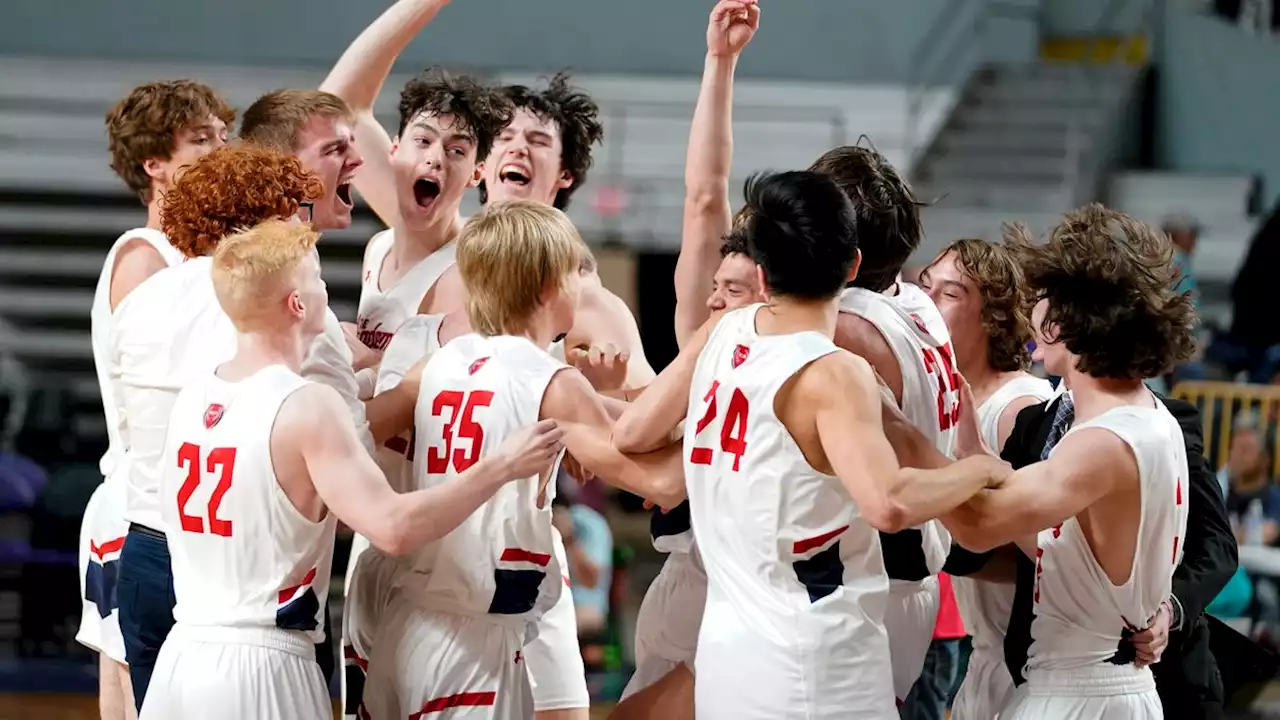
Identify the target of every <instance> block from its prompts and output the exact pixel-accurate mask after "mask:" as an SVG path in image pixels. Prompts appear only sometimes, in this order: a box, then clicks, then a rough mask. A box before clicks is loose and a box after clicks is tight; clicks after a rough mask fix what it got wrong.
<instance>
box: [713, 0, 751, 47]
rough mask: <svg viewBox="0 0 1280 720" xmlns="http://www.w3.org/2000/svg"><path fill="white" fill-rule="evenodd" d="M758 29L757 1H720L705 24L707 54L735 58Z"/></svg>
mask: <svg viewBox="0 0 1280 720" xmlns="http://www.w3.org/2000/svg"><path fill="white" fill-rule="evenodd" d="M759 28H760V5H759V4H758V3H757V0H720V2H718V3H716V6H715V8H714V9H712V10H711V21H710V23H708V24H707V52H708V53H710V54H712V55H718V56H721V57H735V56H737V55H738V54H739V53H741V52H742V49H743V48H745V47H746V46H747V43H749V42H751V38H753V37H755V34H756V30H758V29H759Z"/></svg>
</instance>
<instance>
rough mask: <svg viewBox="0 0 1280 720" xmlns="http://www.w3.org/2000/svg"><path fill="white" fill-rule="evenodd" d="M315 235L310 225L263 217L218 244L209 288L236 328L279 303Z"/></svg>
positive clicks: (251, 323) (249, 326)
mask: <svg viewBox="0 0 1280 720" xmlns="http://www.w3.org/2000/svg"><path fill="white" fill-rule="evenodd" d="M319 238H320V235H319V234H318V233H316V231H315V230H312V229H311V226H310V225H305V224H299V223H295V222H291V221H288V220H267V221H266V222H263V223H261V224H259V225H255V226H254V227H252V228H250V229H248V230H242V231H240V232H238V233H236V234H234V235H231V236H230V237H227V238H224V239H223V240H222V242H220V243H218V248H217V250H216V251H215V252H214V254H213V291H214V293H215V294H216V295H217V296H218V304H219V305H221V306H222V310H223V312H225V313H226V314H227V317H229V318H231V322H232V323H233V324H234V325H235V326H236V329H237V330H239V331H241V332H245V331H247V330H250V329H252V328H253V327H254V326H255V325H257V324H258V323H259V321H260V320H261V319H262V318H263V317H264V316H266V315H268V314H269V313H270V312H271V311H272V309H273V308H275V307H276V306H277V305H278V301H279V300H282V299H283V293H284V292H286V290H288V289H289V287H290V286H291V281H292V275H293V273H294V271H295V270H296V269H297V267H298V263H300V262H301V261H302V259H303V258H304V257H307V256H308V255H310V254H311V253H312V252H313V251H314V250H315V247H316V241H317V240H318V239H319Z"/></svg>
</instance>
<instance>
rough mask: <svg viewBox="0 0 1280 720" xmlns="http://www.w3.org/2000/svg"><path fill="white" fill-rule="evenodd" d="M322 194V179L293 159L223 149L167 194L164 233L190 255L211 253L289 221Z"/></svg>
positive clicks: (241, 148)
mask: <svg viewBox="0 0 1280 720" xmlns="http://www.w3.org/2000/svg"><path fill="white" fill-rule="evenodd" d="M321 192H322V189H321V186H320V179H319V178H317V177H316V176H315V174H314V173H312V172H310V171H307V170H304V169H303V168H302V163H300V162H299V161H298V159H297V158H295V157H293V156H292V155H285V154H283V153H279V152H276V151H274V150H266V149H263V148H256V147H248V146H238V147H223V148H218V149H217V150H215V151H213V152H211V153H209V154H208V155H205V156H204V157H202V158H200V159H199V160H197V161H196V162H195V164H193V165H192V166H191V167H190V168H188V169H187V171H186V172H184V173H183V174H182V176H181V177H180V178H178V181H177V182H176V183H174V185H173V187H172V188H170V189H169V191H168V192H167V193H165V196H164V203H163V205H162V207H161V209H160V229H161V230H162V231H164V234H165V235H166V236H168V238H169V243H170V244H171V245H173V246H174V247H175V248H177V249H178V250H179V251H181V252H182V254H183V255H184V256H186V257H189V258H193V257H200V256H202V255H210V254H212V253H213V251H214V248H216V247H217V246H218V243H219V242H220V241H221V240H222V239H223V238H225V237H227V236H228V235H230V234H232V233H234V232H236V231H238V230H243V229H244V228H249V227H253V226H254V225H257V224H259V223H261V222H263V221H264V220H270V219H272V218H289V217H293V216H294V215H296V214H297V212H298V207H299V205H300V204H301V203H304V202H307V201H309V200H313V199H315V198H317V197H319V196H320V194H321Z"/></svg>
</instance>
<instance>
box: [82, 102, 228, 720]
mask: <svg viewBox="0 0 1280 720" xmlns="http://www.w3.org/2000/svg"><path fill="white" fill-rule="evenodd" d="M234 120H235V111H234V110H233V109H232V108H231V107H230V106H229V105H227V103H226V101H224V100H223V99H222V98H221V97H219V96H218V94H217V93H215V92H214V91H213V90H212V89H211V88H209V87H207V86H205V85H201V84H199V83H196V82H192V81H190V80H174V81H168V82H154V83H148V84H146V85H141V86H139V87H136V88H134V89H133V90H132V91H130V93H129V94H128V95H127V96H126V97H125V98H124V99H122V100H121V101H120V102H118V103H117V104H116V105H115V106H114V107H112V108H111V110H110V111H108V112H107V116H106V125H107V145H108V148H109V149H110V152H111V167H112V169H113V170H115V172H116V174H117V175H118V176H120V179H121V180H123V181H124V182H125V184H126V185H128V187H129V189H130V190H132V191H133V192H135V193H137V194H138V196H139V198H140V199H141V200H142V202H143V204H144V205H145V206H146V208H147V223H146V225H145V226H143V227H139V228H135V229H133V230H129V231H128V232H125V233H123V234H122V235H121V236H120V237H119V238H117V239H116V241H115V243H113V244H112V246H111V248H110V249H109V250H108V251H107V257H106V260H105V261H104V262H103V265H102V272H101V274H100V275H99V276H98V285H97V289H96V290H95V291H94V296H93V308H92V310H91V311H90V319H91V336H92V341H93V360H94V365H95V367H96V370H97V374H98V389H99V392H100V393H101V395H102V411H103V414H104V415H105V416H106V420H107V452H106V454H104V455H103V456H102V460H101V462H100V463H99V468H100V469H101V470H102V476H103V478H104V480H103V483H102V485H100V486H98V488H97V489H96V490H94V493H93V496H92V497H91V498H90V499H89V505H88V506H87V507H86V508H85V514H84V520H83V522H82V524H81V529H80V580H81V583H82V585H81V588H80V589H81V595H82V597H83V599H84V605H83V608H84V609H83V613H82V616H81V620H80V631H79V632H78V633H77V634H76V640H78V641H79V642H80V643H81V644H83V645H86V646H87V647H89V648H92V649H93V650H95V651H97V652H98V653H99V658H100V659H99V668H98V705H99V711H100V714H101V716H102V717H103V718H104V719H105V720H118V719H120V718H126V717H133V716H134V715H135V710H134V708H133V691H132V689H131V686H130V683H129V676H128V668H127V667H126V666H125V650H124V640H123V638H122V637H121V632H120V619H119V613H118V612H117V610H118V609H117V606H116V605H117V603H116V598H117V594H116V593H117V582H116V581H117V578H118V574H119V560H118V559H119V555H120V552H121V549H122V548H123V546H124V537H125V535H126V534H127V533H128V530H129V527H128V524H127V523H126V522H125V521H124V494H125V480H124V478H125V476H126V475H127V474H128V463H129V457H130V454H129V428H128V425H127V423H126V422H125V418H124V416H123V415H122V413H121V412H120V406H119V403H118V402H117V398H116V393H115V388H114V387H113V386H112V378H113V376H114V375H115V371H114V366H113V364H112V358H111V353H110V349H111V345H112V341H113V338H112V335H113V332H114V317H113V316H114V313H115V309H116V306H117V305H119V304H120V302H121V301H123V300H124V298H125V297H127V296H128V295H129V293H131V292H132V291H133V289H134V288H136V287H137V286H138V285H139V284H141V283H142V281H144V280H146V279H147V278H149V277H151V276H152V275H153V274H155V273H156V272H158V271H159V270H161V269H162V268H165V267H168V266H170V265H174V264H176V263H178V262H180V261H181V260H182V255H181V253H179V252H178V251H177V250H175V249H174V248H173V247H172V246H171V245H169V241H168V239H166V238H165V236H164V234H163V233H162V232H160V207H161V204H162V203H163V201H164V196H165V193H166V192H167V190H168V188H169V186H170V185H171V184H172V183H173V181H174V180H175V179H176V178H177V176H178V174H179V173H180V171H181V169H182V168H183V167H184V166H185V165H187V164H188V163H190V162H192V161H193V160H195V159H196V158H198V157H200V156H201V155H204V154H205V153H207V152H209V151H211V150H214V149H216V148H218V147H220V146H221V145H223V144H224V143H225V142H226V136H227V127H228V125H230V124H231V123H232V122H233V121H234Z"/></svg>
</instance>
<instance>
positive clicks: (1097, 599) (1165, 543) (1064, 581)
mask: <svg viewBox="0 0 1280 720" xmlns="http://www.w3.org/2000/svg"><path fill="white" fill-rule="evenodd" d="M1149 399H1150V401H1151V402H1152V403H1154V407H1139V406H1134V405H1127V406H1121V407H1117V408H1113V409H1111V410H1109V411H1107V412H1105V413H1103V414H1102V415H1099V416H1098V417H1095V418H1093V419H1091V420H1088V421H1086V422H1081V423H1078V424H1077V425H1075V426H1074V427H1072V429H1071V430H1070V431H1069V432H1068V436H1069V435H1070V434H1071V433H1076V432H1080V431H1081V430H1084V429H1086V428H1104V429H1106V430H1108V431H1109V432H1111V433H1113V434H1114V435H1116V436H1117V437H1119V438H1120V439H1121V440H1122V441H1124V443H1125V444H1127V445H1128V446H1129V448H1130V449H1131V450H1132V451H1133V454H1134V457H1135V458H1136V460H1137V467H1138V476H1139V493H1140V497H1141V500H1140V520H1139V525H1138V537H1137V545H1136V547H1135V550H1134V556H1133V569H1132V572H1131V574H1130V577H1129V579H1128V580H1127V581H1126V582H1125V583H1123V584H1121V585H1115V584H1113V583H1112V582H1111V580H1110V578H1109V577H1108V576H1107V574H1106V573H1105V572H1104V571H1103V569H1102V567H1101V566H1100V565H1099V564H1098V561H1097V560H1096V559H1095V557H1094V554H1093V551H1092V550H1091V549H1090V544H1089V539H1088V538H1087V536H1086V534H1085V532H1084V530H1083V528H1082V526H1081V525H1080V522H1079V521H1078V520H1077V518H1074V517H1073V518H1069V519H1067V520H1066V521H1064V522H1063V523H1062V524H1061V525H1058V526H1056V527H1053V528H1049V529H1047V530H1043V531H1041V532H1040V533H1039V535H1038V536H1037V538H1036V539H1037V545H1038V549H1037V552H1036V555H1037V560H1036V563H1037V566H1036V586H1035V591H1034V594H1033V598H1034V602H1035V619H1034V621H1033V622H1032V626H1031V635H1032V644H1031V648H1030V651H1029V654H1028V661H1027V672H1026V677H1027V680H1028V682H1030V683H1035V682H1037V681H1043V680H1044V679H1045V678H1046V676H1049V675H1051V674H1052V673H1053V671H1061V670H1072V669H1078V668H1089V667H1097V666H1106V665H1108V664H1112V665H1114V666H1115V667H1114V670H1115V672H1116V673H1118V674H1125V675H1129V674H1135V675H1136V674H1141V675H1147V674H1149V672H1150V670H1148V669H1142V670H1139V669H1138V668H1136V667H1135V666H1133V665H1132V664H1131V659H1132V658H1131V657H1129V658H1126V657H1124V656H1123V655H1121V654H1120V653H1119V652H1118V651H1117V647H1118V645H1119V643H1120V640H1121V638H1122V637H1124V636H1126V635H1127V634H1128V633H1129V632H1130V631H1134V630H1138V629H1143V628H1145V627H1146V626H1147V623H1148V621H1149V620H1150V618H1152V617H1154V615H1155V614H1156V610H1157V609H1158V608H1159V606H1160V603H1161V602H1163V601H1164V600H1165V599H1167V598H1168V597H1169V592H1170V587H1171V582H1172V577H1173V570H1174V568H1175V567H1176V566H1177V565H1178V562H1179V561H1180V559H1181V553H1182V548H1181V538H1183V537H1185V533H1186V525H1187V502H1186V494H1187V489H1186V484H1187V480H1188V478H1187V455H1186V445H1185V442H1184V440H1183V436H1182V430H1181V428H1180V427H1179V425H1178V421H1177V420H1176V419H1175V418H1174V417H1173V415H1172V414H1170V413H1169V411H1168V410H1166V409H1165V407H1164V405H1163V404H1162V403H1160V402H1159V401H1158V400H1156V399H1155V398H1154V397H1151V398H1149Z"/></svg>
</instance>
